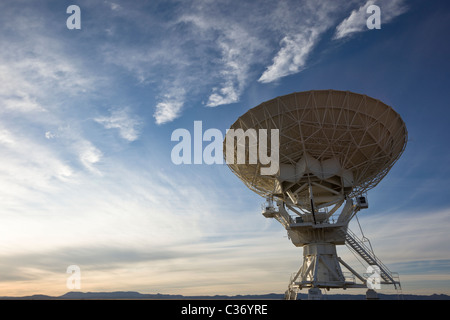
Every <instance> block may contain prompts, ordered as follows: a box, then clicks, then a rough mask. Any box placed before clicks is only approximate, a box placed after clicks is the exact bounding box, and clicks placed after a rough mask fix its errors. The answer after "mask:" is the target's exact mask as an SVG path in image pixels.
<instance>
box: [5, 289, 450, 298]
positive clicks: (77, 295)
mask: <svg viewBox="0 0 450 320" xmlns="http://www.w3.org/2000/svg"><path fill="white" fill-rule="evenodd" d="M283 297H284V295H283V294H277V293H269V294H262V295H235V296H226V295H215V296H183V295H173V294H161V293H157V294H146V293H139V292H134V291H116V292H77V291H72V292H67V293H66V294H63V295H61V296H56V297H54V296H47V295H40V294H35V295H31V296H23V297H0V300H282V299H283ZM378 297H379V299H380V300H450V296H448V295H445V294H432V295H412V294H403V295H401V296H398V295H396V294H390V295H389V294H380V293H379V294H378ZM298 298H299V299H300V300H303V299H307V298H308V296H307V294H299V295H298ZM324 298H325V299H326V300H365V299H366V296H365V295H363V294H361V295H347V294H326V295H324Z"/></svg>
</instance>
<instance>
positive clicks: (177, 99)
mask: <svg viewBox="0 0 450 320" xmlns="http://www.w3.org/2000/svg"><path fill="white" fill-rule="evenodd" d="M185 95H186V92H185V90H184V89H183V88H170V89H169V92H168V93H166V94H164V97H163V101H161V102H159V103H158V104H157V105H156V110H155V113H154V114H153V117H154V118H155V122H156V124H158V125H159V124H164V123H167V122H171V121H173V120H175V119H176V118H178V117H179V116H180V114H181V109H182V108H183V105H184V99H185Z"/></svg>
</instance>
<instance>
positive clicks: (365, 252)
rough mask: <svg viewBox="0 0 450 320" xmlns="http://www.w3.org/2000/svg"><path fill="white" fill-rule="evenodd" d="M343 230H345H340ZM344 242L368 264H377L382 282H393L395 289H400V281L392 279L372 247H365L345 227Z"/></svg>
mask: <svg viewBox="0 0 450 320" xmlns="http://www.w3.org/2000/svg"><path fill="white" fill-rule="evenodd" d="M342 232H345V231H342ZM345 244H346V245H347V247H349V248H350V249H351V250H353V251H354V252H355V253H357V254H358V255H359V256H360V257H361V258H362V259H363V260H364V261H365V262H366V263H367V264H369V265H370V266H377V267H378V268H379V271H380V276H381V279H383V282H381V283H382V284H393V285H394V287H395V289H396V290H399V289H400V290H401V286H400V281H396V280H394V278H398V276H397V277H395V276H394V275H393V274H392V272H391V271H389V269H388V268H387V267H386V266H385V265H384V264H383V263H382V262H381V261H380V260H379V259H378V258H377V257H376V256H375V254H374V253H373V251H372V249H370V248H369V247H367V246H366V245H365V244H364V242H363V241H362V240H360V239H358V237H357V236H356V235H355V234H354V233H353V232H352V231H351V230H350V229H348V228H347V232H345Z"/></svg>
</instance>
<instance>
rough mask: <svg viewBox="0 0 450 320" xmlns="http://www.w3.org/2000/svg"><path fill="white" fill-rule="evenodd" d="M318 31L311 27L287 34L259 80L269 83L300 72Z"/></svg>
mask: <svg viewBox="0 0 450 320" xmlns="http://www.w3.org/2000/svg"><path fill="white" fill-rule="evenodd" d="M318 35H319V33H318V31H317V30H315V29H311V30H309V32H308V31H306V32H304V33H301V34H297V35H294V36H286V37H284V38H283V40H281V49H280V51H279V52H278V53H277V55H276V56H275V58H274V59H273V64H272V65H271V66H269V67H268V68H267V70H266V71H264V73H263V74H262V75H261V77H260V78H259V80H258V81H260V82H262V83H268V82H272V81H275V80H277V79H279V78H282V77H285V76H288V75H291V74H295V73H298V72H300V71H301V70H302V69H303V67H304V66H305V64H306V59H307V58H308V55H309V54H310V52H311V50H312V48H313V47H314V45H315V43H316V41H317V38H318Z"/></svg>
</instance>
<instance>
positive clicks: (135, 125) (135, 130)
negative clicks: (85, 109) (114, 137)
mask: <svg viewBox="0 0 450 320" xmlns="http://www.w3.org/2000/svg"><path fill="white" fill-rule="evenodd" d="M94 121H95V122H97V123H100V124H101V125H103V126H104V127H105V128H106V129H118V130H119V134H120V136H121V137H122V138H123V139H125V140H127V141H130V142H132V141H135V140H137V139H138V138H139V133H140V128H141V126H142V124H143V123H142V121H141V120H140V119H139V118H138V117H137V116H136V115H131V114H130V110H129V108H117V109H113V110H112V111H111V115H110V116H103V117H97V118H94Z"/></svg>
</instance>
